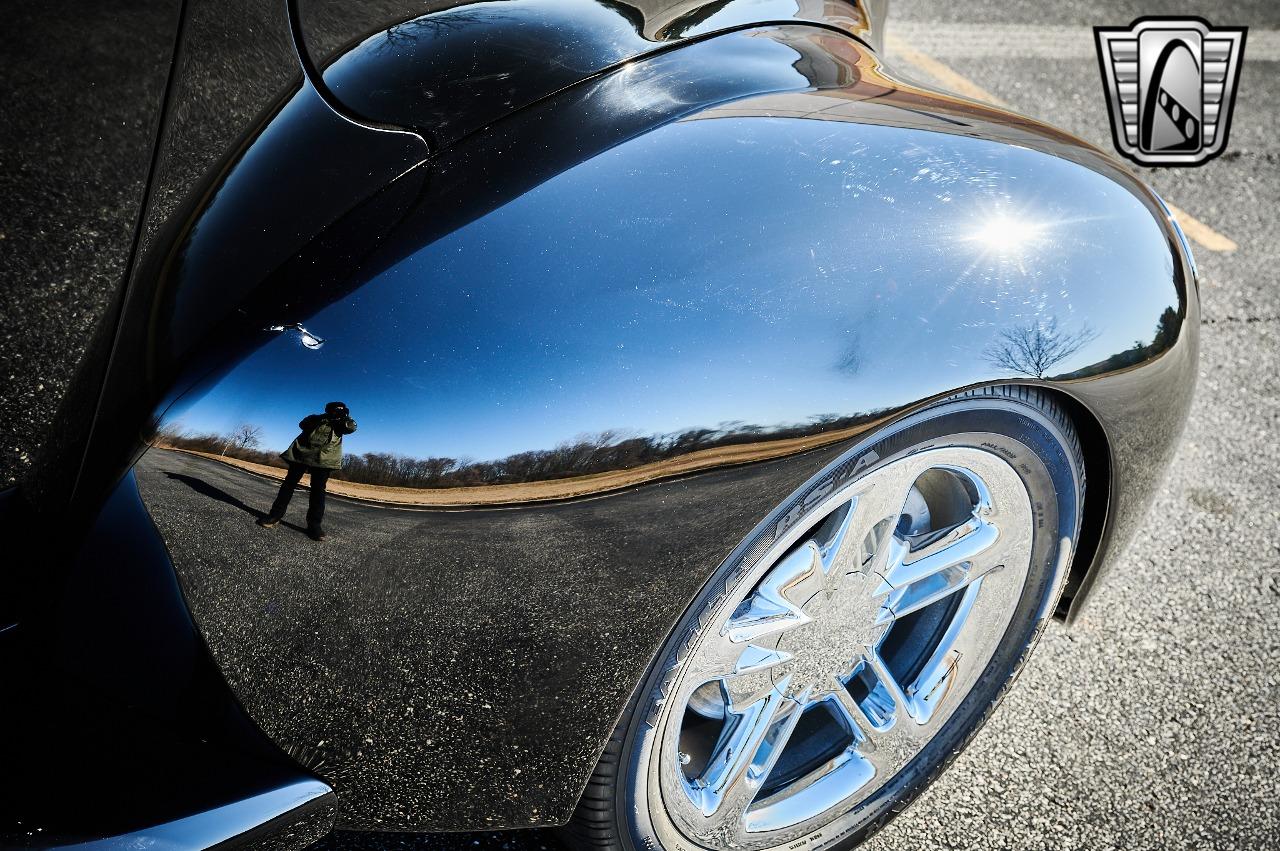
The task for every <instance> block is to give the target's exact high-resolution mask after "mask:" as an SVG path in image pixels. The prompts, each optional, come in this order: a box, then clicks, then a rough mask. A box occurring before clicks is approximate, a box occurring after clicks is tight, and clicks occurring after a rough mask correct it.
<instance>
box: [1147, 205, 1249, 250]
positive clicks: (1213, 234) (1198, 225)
mask: <svg viewBox="0 0 1280 851" xmlns="http://www.w3.org/2000/svg"><path fill="white" fill-rule="evenodd" d="M1164 205H1165V206H1166V207H1168V208H1169V212H1170V213H1173V217H1174V218H1175V219H1177V220H1178V224H1180V225H1182V232H1183V233H1185V234H1186V235H1187V238H1188V239H1193V240H1195V241H1196V242H1198V243H1200V244H1201V245H1203V246H1204V247H1205V248H1207V249H1209V250H1210V251H1235V250H1236V249H1237V248H1239V247H1240V246H1238V245H1236V243H1235V240H1233V239H1231V238H1230V237H1227V236H1224V235H1222V234H1220V233H1218V232H1217V231H1216V230H1214V229H1213V228H1211V227H1209V226H1208V225H1206V224H1205V223H1204V222H1202V221H1200V220H1199V219H1197V218H1196V217H1195V216H1193V215H1191V214H1190V213H1188V212H1187V211H1186V210H1183V209H1181V208H1179V207H1175V206H1173V205H1172V204H1170V203H1169V202H1168V201H1165V202H1164Z"/></svg>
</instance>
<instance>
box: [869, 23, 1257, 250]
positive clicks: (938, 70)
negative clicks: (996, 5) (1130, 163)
mask: <svg viewBox="0 0 1280 851" xmlns="http://www.w3.org/2000/svg"><path fill="white" fill-rule="evenodd" d="M885 46H886V47H888V48H889V52H890V53H892V54H895V55H897V56H899V57H901V58H902V59H903V61H905V62H907V63H909V64H911V65H914V66H915V67H916V68H918V69H919V70H921V71H923V72H924V73H926V74H928V75H929V76H930V77H932V78H933V79H934V80H936V81H937V82H938V83H939V84H940V85H941V86H942V87H943V88H947V89H950V90H951V91H953V92H955V93H956V94H959V95H964V96H965V97H967V98H973V99H974V100H980V101H985V102H986V103H989V104H992V105H994V106H999V107H1003V108H1005V109H1012V108H1013V107H1012V106H1010V104H1009V103H1008V102H1007V101H1005V100H1002V99H1000V98H998V97H996V96H995V95H993V94H992V93H991V92H989V91H987V90H986V89H984V88H982V86H979V85H978V84H977V83H975V82H974V81H973V80H970V79H969V78H968V77H966V76H964V75H963V74H960V73H958V72H956V71H955V70H953V69H952V68H949V67H948V66H947V65H945V64H943V63H942V62H939V61H938V60H937V59H934V58H933V57H932V56H929V55H927V54H925V53H921V52H920V51H919V50H916V49H915V48H914V47H912V46H911V45H910V44H908V43H907V42H905V41H903V40H902V39H900V38H895V37H894V36H892V35H888V34H886V37H885ZM1168 207H1169V212H1171V213H1173V215H1174V217H1175V218H1177V220H1178V224H1180V225H1182V230H1183V232H1184V233H1186V235H1187V237H1188V238H1189V239H1192V240H1195V242H1197V243H1199V244H1200V245H1201V246H1203V247H1205V248H1207V249H1209V250H1210V251H1235V250H1236V249H1237V248H1239V247H1240V246H1238V245H1236V243H1235V242H1234V241H1233V240H1232V239H1230V238H1228V237H1226V236H1224V235H1223V234H1220V233H1218V232H1217V231H1216V230H1214V229H1213V228H1211V227H1209V226H1208V225H1206V224H1205V223H1204V222H1202V221H1200V220H1199V219H1197V218H1196V217H1195V216H1192V215H1191V214H1190V213H1188V212H1186V211H1185V210H1182V209H1179V208H1178V207H1175V206H1173V205H1172V204H1168Z"/></svg>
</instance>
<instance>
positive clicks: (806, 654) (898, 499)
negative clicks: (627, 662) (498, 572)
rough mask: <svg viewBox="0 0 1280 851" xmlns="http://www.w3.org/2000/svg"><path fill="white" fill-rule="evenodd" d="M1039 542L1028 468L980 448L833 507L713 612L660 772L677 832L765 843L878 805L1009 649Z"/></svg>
mask: <svg viewBox="0 0 1280 851" xmlns="http://www.w3.org/2000/svg"><path fill="white" fill-rule="evenodd" d="M1033 531H1034V530H1033V513H1032V509H1031V501H1030V498H1029V496H1028V492H1027V488H1026V486H1025V485H1024V483H1023V481H1022V479H1021V478H1020V477H1019V475H1018V473H1017V472H1016V471H1015V470H1014V468H1013V467H1012V466H1010V464H1009V463H1008V462H1007V461H1006V460H1005V459H1004V458H1002V457H1000V456H999V455H997V454H995V453H993V452H988V451H985V450H983V449H978V448H973V447H966V446H952V447H947V448H939V449H929V450H925V451H921V452H917V453H915V454H912V455H908V456H906V457H903V458H901V459H899V460H896V461H893V462H891V463H888V464H886V465H884V466H882V467H879V468H877V469H874V470H872V471H871V472H870V473H868V474H867V475H865V476H864V477H862V478H860V479H858V480H857V481H855V482H853V483H851V484H848V485H846V486H844V487H842V488H839V489H837V490H836V491H835V492H833V493H832V494H830V495H829V496H827V497H826V498H825V499H824V500H823V501H822V503H821V505H819V506H818V507H817V508H816V509H815V510H813V511H811V512H809V513H808V515H807V520H806V521H805V522H804V523H803V524H800V525H798V526H797V527H796V528H793V529H790V530H788V531H787V533H786V534H785V535H783V536H782V537H781V538H780V539H778V540H777V541H776V542H775V543H774V544H773V546H772V547H771V548H770V549H769V551H768V552H767V553H765V554H764V556H763V557H761V558H760V559H759V560H758V561H757V562H756V564H755V566H754V568H753V569H752V572H751V575H750V576H748V577H747V578H746V579H745V580H744V581H742V582H741V583H738V584H737V586H736V587H737V589H738V591H737V593H736V594H735V595H731V596H729V597H728V598H726V599H725V600H724V601H723V602H722V603H721V604H720V605H718V606H717V607H716V609H715V614H714V621H713V622H712V623H711V624H709V625H708V628H706V629H704V630H702V631H701V637H700V639H699V640H698V641H697V642H696V643H695V644H694V645H693V646H692V647H690V650H689V654H688V656H687V659H686V661H685V662H684V664H683V665H682V666H681V670H680V672H679V673H678V675H677V678H676V680H675V681H674V682H673V683H672V686H671V690H670V691H669V692H668V696H667V699H666V700H665V701H664V706H663V708H662V712H661V715H660V718H659V720H658V727H659V731H658V734H659V746H658V747H657V748H655V752H654V757H655V760H656V765H654V768H655V769H656V771H654V772H652V773H651V774H650V782H651V783H653V782H654V781H656V785H657V788H656V789H655V791H656V792H657V793H658V794H659V795H660V796H661V800H662V802H663V805H664V809H665V810H666V813H667V814H668V816H669V819H670V824H671V826H672V827H674V828H675V830H677V831H678V832H679V833H680V834H682V835H683V836H684V837H685V838H686V839H687V840H692V841H693V842H695V843H697V844H699V845H703V846H711V847H733V848H769V847H774V846H777V845H779V844H782V843H787V842H791V841H793V840H795V839H798V838H800V837H805V836H806V835H809V834H811V833H812V832H813V831H814V830H816V829H817V828H820V827H823V826H825V825H828V824H830V823H831V822H833V821H835V820H838V819H840V818H841V816H842V814H845V813H849V812H851V811H852V810H854V809H855V808H856V807H857V806H858V804H859V803H860V802H862V801H865V800H866V799H867V798H868V797H869V796H871V795H873V794H874V793H875V792H876V791H877V790H878V789H880V788H881V787H882V786H884V785H885V784H886V783H887V782H888V781H889V780H890V779H892V778H893V776H894V775H895V774H896V773H897V772H899V771H900V770H901V769H903V768H904V767H905V766H906V765H907V764H908V763H909V762H910V761H911V760H912V758H913V757H915V756H916V755H917V754H918V753H919V752H920V751H921V749H922V748H924V746H925V745H926V744H927V743H928V742H929V741H930V739H931V738H932V737H933V736H934V735H935V734H936V733H937V732H938V730H939V729H940V728H941V727H942V725H943V724H945V722H946V721H947V719H948V718H949V717H950V716H951V714H952V713H953V711H954V710H955V709H956V708H957V707H958V706H959V705H960V704H961V703H962V702H963V701H964V698H965V696H966V695H967V694H968V693H969V692H970V690H971V689H972V688H973V686H974V684H975V683H976V681H977V680H978V678H979V677H980V676H981V674H982V673H983V671H984V670H985V669H986V667H987V665H988V663H989V661H990V660H991V658H992V656H993V654H994V653H995V652H996V650H997V648H998V647H999V646H1000V643H1001V641H1002V639H1003V637H1004V635H1005V632H1006V630H1007V629H1008V627H1009V624H1010V621H1011V619H1012V618H1013V616H1014V612H1015V610H1016V608H1017V606H1018V601H1019V599H1020V597H1021V594H1022V591H1023V586H1024V583H1025V582H1026V579H1027V573H1028V569H1029V565H1030V562H1031V556H1032V541H1033ZM669 839H670V840H671V842H672V843H673V844H674V843H678V837H675V836H672V837H669ZM668 847H670V846H668Z"/></svg>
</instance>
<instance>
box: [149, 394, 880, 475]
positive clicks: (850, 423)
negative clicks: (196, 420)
mask: <svg viewBox="0 0 1280 851" xmlns="http://www.w3.org/2000/svg"><path fill="white" fill-rule="evenodd" d="M884 414H885V412H884V411H875V412H873V413H871V414H863V415H859V416H852V417H842V416H838V415H836V414H824V415H820V416H815V417H811V418H810V419H809V422H807V423H803V424H798V425H792V426H777V427H773V428H766V427H764V426H758V425H748V424H744V423H742V422H740V421H739V422H728V423H721V424H720V427H719V428H696V429H689V430H687V431H682V432H674V433H670V434H658V435H650V436H645V437H636V436H627V435H626V434H624V433H622V432H619V431H612V430H611V431H603V432H600V433H598V434H588V435H581V436H579V437H578V438H576V439H575V440H572V441H567V442H565V443H562V444H560V445H559V446H557V447H555V448H554V449H538V450H531V451H528V452H517V453H515V454H514V455H508V456H507V457H506V458H501V459H499V460H496V461H473V460H470V459H465V458H464V459H457V458H415V457H412V456H409V455H400V454H397V453H394V452H364V453H359V454H357V453H350V452H349V453H347V454H346V456H345V457H343V459H342V469H341V470H340V471H338V472H336V473H334V475H333V478H335V479H341V480H343V481H347V482H353V483H358V484H367V485H380V486H383V487H403V488H452V487H466V486H469V485H493V484H520V483H525V482H539V481H548V480H554V479H564V478H571V477H574V476H589V475H592V474H594V473H608V472H612V471H615V470H626V469H632V468H635V467H639V466H642V465H645V464H654V463H657V462H661V461H665V460H668V459H673V458H680V457H683V456H686V455H689V454H690V453H693V452H699V451H706V450H715V449H723V448H726V447H730V446H740V445H743V444H749V443H762V442H765V441H769V442H772V441H778V440H787V439H790V438H802V437H812V436H815V435H819V434H823V433H826V432H833V431H840V430H844V429H849V428H853V427H855V426H858V425H861V424H863V423H866V422H870V421H872V420H875V419H878V418H880V417H882V416H884ZM259 432H260V430H258V429H257V427H256V426H253V425H252V424H244V425H240V426H238V427H237V428H236V429H234V430H233V431H232V432H229V433H226V434H222V433H199V434H193V433H190V432H186V431H183V430H181V429H179V428H176V427H169V428H166V429H163V430H161V431H160V433H159V434H158V435H157V440H156V443H157V445H159V446H164V447H171V448H176V449H188V450H192V451H195V452H203V453H207V454H211V455H220V456H229V457H232V458H238V459H240V460H242V461H249V462H252V463H255V464H264V465H267V466H271V467H278V468H281V469H284V467H285V463H284V461H283V460H281V458H280V456H279V454H277V453H275V452H269V451H266V450H263V449H261V448H260V440H259V439H258V437H257V435H258V433H259Z"/></svg>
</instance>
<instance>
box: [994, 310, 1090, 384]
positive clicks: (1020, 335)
mask: <svg viewBox="0 0 1280 851" xmlns="http://www.w3.org/2000/svg"><path fill="white" fill-rule="evenodd" d="M1097 338H1098V332H1097V331H1094V330H1093V329H1092V328H1090V327H1089V326H1088V325H1084V326H1082V327H1081V328H1080V330H1079V331H1075V332H1067V331H1064V330H1063V329H1061V328H1059V327H1058V320H1057V319H1055V318H1053V317H1050V318H1049V320H1048V321H1046V322H1039V323H1035V324H1033V325H1026V326H1024V327H1021V328H1006V329H1005V330H1003V331H1001V332H1000V336H999V337H998V338H997V339H996V341H995V342H994V343H992V344H991V345H990V346H988V347H987V348H986V351H985V352H984V354H985V356H986V358H987V360H989V361H991V363H993V364H995V365H996V366H998V367H1001V368H1003V369H1008V370H1012V371H1013V372H1018V373H1021V374H1023V375H1029V376H1031V377H1032V378H1044V377H1045V376H1046V375H1047V374H1048V373H1049V370H1051V369H1053V368H1054V367H1055V366H1057V365H1058V364H1060V363H1062V362H1063V361H1064V360H1066V359H1067V358H1069V357H1071V356H1072V355H1074V354H1075V353H1076V352H1078V351H1080V349H1082V348H1084V347H1085V346H1086V345H1088V344H1089V343H1091V342H1093V341H1094V340H1096V339H1097Z"/></svg>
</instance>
